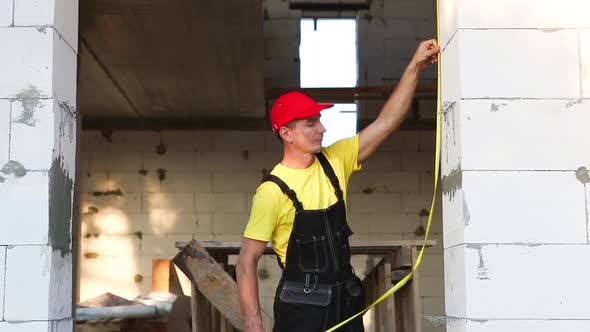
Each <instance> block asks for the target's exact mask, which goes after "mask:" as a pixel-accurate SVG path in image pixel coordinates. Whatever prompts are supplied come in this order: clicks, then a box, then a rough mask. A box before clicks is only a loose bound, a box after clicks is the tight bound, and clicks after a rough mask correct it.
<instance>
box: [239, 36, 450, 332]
mask: <svg viewBox="0 0 590 332" xmlns="http://www.w3.org/2000/svg"><path fill="white" fill-rule="evenodd" d="M438 53H439V48H438V45H437V43H436V41H435V40H428V41H424V42H422V43H421V44H420V45H419V46H418V49H417V50H416V53H415V54H414V56H413V58H412V60H411V61H410V64H409V65H408V67H407V68H406V70H405V72H404V74H403V76H402V78H401V80H400V82H399V84H398V86H397V87H396V89H395V91H394V92H393V94H392V96H391V97H390V98H389V99H388V100H387V101H386V103H385V105H384V106H383V109H382V110H381V113H380V114H379V116H378V117H377V119H376V120H375V121H374V122H372V123H371V124H370V125H369V126H367V127H366V128H365V129H363V130H362V131H361V132H360V133H359V134H357V135H356V136H354V137H351V138H348V139H344V140H341V141H338V142H336V143H334V144H333V145H331V146H329V147H327V148H325V149H322V145H321V144H322V136H323V134H324V132H325V131H326V130H325V128H324V127H323V126H322V124H321V122H320V111H321V110H323V109H326V108H329V107H331V106H332V105H331V104H317V103H316V102H315V101H314V100H312V99H311V98H309V97H307V96H306V95H304V94H302V93H298V92H290V93H287V94H285V95H282V96H281V97H279V98H278V99H277V101H276V102H275V104H274V105H273V107H272V110H271V116H270V117H271V125H272V129H273V131H274V132H276V133H277V134H278V136H279V137H280V139H281V140H282V143H283V151H284V152H283V159H282V161H281V162H280V163H279V164H277V165H276V166H275V168H274V169H273V170H272V171H271V172H270V174H269V175H268V176H267V177H266V178H265V179H264V182H263V183H262V184H261V185H260V186H259V187H258V189H257V191H256V194H255V195H254V198H253V205H252V211H251V213H250V220H249V222H248V225H247V227H246V230H245V232H244V240H243V243H242V248H241V250H240V256H239V258H238V263H237V277H238V288H239V296H240V305H241V308H242V313H243V315H244V319H245V322H246V331H247V332H258V331H263V328H262V320H261V314H260V304H259V300H258V281H257V274H256V268H257V264H258V261H259V259H260V257H261V256H262V254H263V253H264V250H265V247H266V244H267V242H268V241H269V240H272V246H273V249H274V251H275V252H276V253H277V255H278V257H279V264H280V265H281V267H282V268H283V275H282V278H281V281H280V282H279V285H278V287H277V291H276V296H275V303H274V316H275V317H274V318H275V319H274V331H279V332H286V331H306V332H308V331H325V330H326V329H328V328H330V327H331V326H334V325H335V324H337V323H339V322H341V321H343V320H344V319H346V318H347V317H349V316H351V315H353V314H355V313H357V312H359V311H360V310H362V309H363V307H364V305H365V303H364V289H363V287H362V284H361V283H360V280H359V279H358V278H357V277H356V276H355V275H354V270H353V269H352V266H351V264H350V250H349V244H348V237H349V236H350V235H351V234H352V231H351V230H350V228H349V227H348V224H347V223H346V211H345V198H346V187H347V185H348V179H349V177H350V175H351V174H352V172H354V171H356V170H359V169H360V167H361V166H360V165H361V164H362V162H363V161H365V160H366V159H367V158H368V157H369V156H370V155H371V154H372V153H373V152H374V151H375V150H376V149H377V147H378V146H379V145H380V144H381V143H382V142H383V141H384V140H385V139H386V138H387V137H388V136H389V135H390V134H391V133H392V132H394V131H395V130H396V129H398V128H399V127H400V125H401V123H402V121H403V119H404V118H405V117H406V114H407V112H408V110H409V109H410V105H411V102H412V99H413V97H414V93H415V91H416V86H417V83H418V77H419V74H420V72H421V71H422V70H423V69H424V68H426V67H427V66H428V65H429V63H434V62H436V61H437V58H438ZM339 330H341V331H353V332H356V331H364V329H363V325H362V318H361V317H358V318H357V319H355V320H353V321H352V322H350V323H348V324H346V325H345V326H343V327H342V328H340V329H339Z"/></svg>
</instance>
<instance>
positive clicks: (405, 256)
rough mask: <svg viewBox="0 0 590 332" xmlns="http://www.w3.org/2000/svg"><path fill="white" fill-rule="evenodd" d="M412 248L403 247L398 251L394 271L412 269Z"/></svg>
mask: <svg viewBox="0 0 590 332" xmlns="http://www.w3.org/2000/svg"><path fill="white" fill-rule="evenodd" d="M412 248H413V247H411V246H402V247H401V248H399V249H398V250H397V253H396V257H395V265H394V266H393V269H394V270H398V269H403V268H406V269H408V268H411V267H412Z"/></svg>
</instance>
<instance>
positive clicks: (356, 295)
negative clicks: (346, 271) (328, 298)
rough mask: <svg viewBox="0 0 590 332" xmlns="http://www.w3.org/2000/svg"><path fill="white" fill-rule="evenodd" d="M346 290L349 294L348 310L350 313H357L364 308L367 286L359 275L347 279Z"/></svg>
mask: <svg viewBox="0 0 590 332" xmlns="http://www.w3.org/2000/svg"><path fill="white" fill-rule="evenodd" d="M346 291H347V292H348V295H349V296H348V298H347V301H346V302H347V303H346V307H347V311H349V312H348V314H353V313H354V314H356V313H357V312H358V311H360V310H362V309H364V306H365V301H366V293H365V287H364V286H363V284H362V282H361V280H360V279H359V277H357V276H354V277H353V278H351V279H348V280H347V281H346Z"/></svg>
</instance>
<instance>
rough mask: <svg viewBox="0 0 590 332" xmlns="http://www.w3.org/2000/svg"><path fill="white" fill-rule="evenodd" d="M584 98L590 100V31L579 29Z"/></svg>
mask: <svg viewBox="0 0 590 332" xmlns="http://www.w3.org/2000/svg"><path fill="white" fill-rule="evenodd" d="M578 31H579V38H580V77H581V81H582V98H590V29H579V30H578Z"/></svg>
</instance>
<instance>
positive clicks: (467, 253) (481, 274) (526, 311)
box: [445, 244, 590, 320]
mask: <svg viewBox="0 0 590 332" xmlns="http://www.w3.org/2000/svg"><path fill="white" fill-rule="evenodd" d="M589 259H590V246H588V245H587V244H583V245H557V244H556V245H551V244H545V245H527V244H514V245H502V244H463V245H458V246H455V247H452V248H448V249H446V250H445V282H446V286H445V289H446V296H447V306H446V308H447V315H449V316H453V317H459V318H469V319H474V320H493V319H516V320H519V319H532V320H534V319H544V320H590V317H589V316H590V315H589V313H588V311H587V310H586V308H585V305H584V304H585V303H586V302H587V296H586V294H588V292H589V291H590V285H589V284H588V283H587V280H588V278H589V277H590V271H588V269H587V266H586V265H585V264H581V262H587V261H588V260H589ZM552 262H559V265H560V266H567V273H564V271H563V269H561V268H550V267H549V266H550V265H551V264H552ZM482 299H487V300H486V301H482ZM506 299H509V301H507V300H506Z"/></svg>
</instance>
